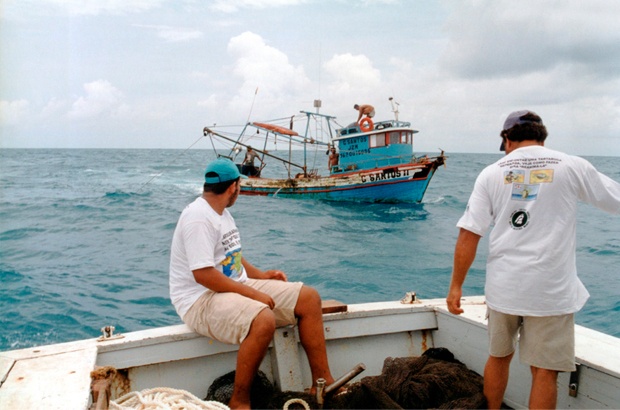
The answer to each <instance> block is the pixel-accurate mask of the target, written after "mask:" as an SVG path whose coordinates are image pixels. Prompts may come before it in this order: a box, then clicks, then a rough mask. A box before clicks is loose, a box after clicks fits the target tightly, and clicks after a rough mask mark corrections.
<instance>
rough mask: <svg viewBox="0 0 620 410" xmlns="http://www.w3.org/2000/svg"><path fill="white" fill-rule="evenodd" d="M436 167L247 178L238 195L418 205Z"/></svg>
mask: <svg viewBox="0 0 620 410" xmlns="http://www.w3.org/2000/svg"><path fill="white" fill-rule="evenodd" d="M438 165H439V164H438V162H429V163H427V164H424V165H422V166H418V167H416V168H413V169H412V168H411V166H409V167H407V168H406V170H405V168H402V169H399V168H394V167H392V168H387V169H377V170H371V171H362V172H358V173H352V174H348V175H343V176H337V177H334V176H332V177H325V178H315V179H287V180H283V179H282V180H276V179H265V178H250V179H248V180H244V181H243V183H242V185H241V194H242V195H253V196H276V197H281V198H296V199H318V200H326V201H352V202H388V203H397V202H409V203H419V202H421V201H422V199H423V198H424V194H425V192H426V188H427V187H428V184H429V183H430V181H431V178H432V177H433V175H434V173H435V170H436V168H437V166H438ZM386 171H387V172H386Z"/></svg>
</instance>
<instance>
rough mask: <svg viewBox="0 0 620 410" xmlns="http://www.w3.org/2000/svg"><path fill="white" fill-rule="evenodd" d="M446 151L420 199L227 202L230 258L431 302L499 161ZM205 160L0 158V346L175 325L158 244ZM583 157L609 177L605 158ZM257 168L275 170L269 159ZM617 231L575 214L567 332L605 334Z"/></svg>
mask: <svg viewBox="0 0 620 410" xmlns="http://www.w3.org/2000/svg"><path fill="white" fill-rule="evenodd" d="M295 154H296V155H301V154H300V153H295ZM322 154H323V153H322ZM429 154H431V155H434V154H436V153H429ZM447 155H448V156H449V158H448V161H447V166H446V167H445V168H444V167H442V168H440V169H439V170H438V172H437V173H436V175H435V177H434V179H433V181H432V182H431V185H430V187H429V188H428V190H427V193H426V196H425V198H424V201H423V203H422V204H398V205H395V204H356V203H329V202H321V201H313V200H294V199H284V198H259V197H245V196H241V197H240V198H239V200H238V202H237V203H236V204H235V205H234V207H233V208H232V209H231V211H232V213H233V215H234V217H235V219H236V221H237V225H238V226H239V229H240V231H241V238H242V243H243V246H244V256H246V257H247V258H248V259H249V260H250V261H252V263H253V264H254V265H256V266H258V267H261V268H264V269H268V268H278V269H282V270H284V271H285V272H287V274H288V275H289V278H290V279H291V280H301V281H304V282H305V283H307V284H309V285H312V286H314V287H316V288H317V289H318V290H319V292H320V293H321V295H322V297H323V298H324V299H337V300H340V301H342V302H345V303H357V302H374V301H382V300H398V299H400V298H401V297H402V296H404V293H405V292H406V291H409V290H413V291H416V292H417V294H418V295H419V296H420V297H421V298H422V299H428V298H442V297H445V295H446V292H447V288H448V284H449V280H450V273H451V266H452V253H453V249H454V243H455V240H456V236H457V233H458V231H457V228H456V227H455V224H456V221H457V220H458V218H459V217H460V216H461V214H462V212H463V210H464V208H465V205H466V203H467V199H468V197H469V193H470V191H471V189H472V186H473V183H474V179H475V177H476V175H477V174H478V172H479V171H480V170H481V169H482V168H483V167H484V166H486V165H487V164H489V163H491V162H493V161H495V160H496V159H498V158H499V154H498V155H494V154H459V153H455V154H452V153H448V154H447ZM213 158H214V153H213V152H212V151H210V150H198V149H196V150H186V151H182V150H42V149H41V150H21V149H11V150H0V281H1V288H0V311H1V313H0V325H1V326H0V327H1V328H2V332H0V351H3V350H9V349H18V348H26V347H31V346H35V345H42V344H50V343H57V342H64V341H70V340H76V339H81V338H92V337H98V336H99V335H100V328H101V327H103V326H106V325H113V326H115V327H116V331H117V332H129V331H135V330H141V329H146V328H151V327H156V326H165V325H172V324H179V323H181V321H180V319H179V318H178V317H177V315H176V313H175V311H174V308H173V307H172V305H171V304H170V300H169V298H168V258H169V247H170V241H171V238H172V232H173V230H174V227H175V225H176V222H177V219H178V216H179V214H180V212H181V211H182V210H183V208H184V207H185V206H186V205H187V204H188V203H189V202H191V201H192V200H193V199H194V198H195V197H196V196H198V195H200V192H201V178H202V173H203V169H204V166H205V164H206V162H207V161H209V160H210V159H213ZM587 159H589V160H590V161H591V162H592V163H594V164H595V165H596V166H597V168H598V169H599V170H600V171H601V172H604V173H606V174H607V175H609V176H611V177H612V178H614V179H615V180H620V169H619V168H618V166H617V164H618V158H614V157H588V158H587ZM317 161H320V162H319V166H321V165H325V164H323V163H324V162H325V161H326V157H325V155H324V154H323V155H322V156H320V157H319V158H318V159H317ZM269 173H273V174H280V175H282V174H284V173H285V170H284V168H283V167H282V166H281V165H279V164H275V163H271V162H270V163H269V164H268V166H267V168H266V169H265V174H269ZM619 233H620V217H618V216H613V215H608V214H606V213H604V212H602V211H600V210H598V209H596V208H593V207H591V206H586V205H582V206H581V207H580V212H579V218H578V241H577V242H578V249H577V259H578V260H577V264H578V269H579V273H580V277H581V279H582V281H583V282H584V283H585V285H586V286H587V288H588V289H589V291H590V293H591V295H592V296H591V298H590V300H589V301H588V303H587V305H586V307H585V308H584V309H583V310H582V311H581V312H579V313H578V314H577V323H579V324H582V325H585V326H588V327H591V328H594V329H596V330H600V331H602V332H606V333H609V334H612V335H614V336H618V337H620V321H618V320H617V317H618V316H617V315H618V312H620V297H619V295H620V282H619V281H618V270H619V266H620V235H619ZM486 248H487V242H486V239H483V240H482V242H481V244H480V248H479V254H478V257H477V259H476V261H475V262H474V265H473V267H472V269H471V270H470V273H469V275H468V278H467V281H466V284H465V289H464V293H465V295H476V294H482V293H483V285H484V265H485V259H486Z"/></svg>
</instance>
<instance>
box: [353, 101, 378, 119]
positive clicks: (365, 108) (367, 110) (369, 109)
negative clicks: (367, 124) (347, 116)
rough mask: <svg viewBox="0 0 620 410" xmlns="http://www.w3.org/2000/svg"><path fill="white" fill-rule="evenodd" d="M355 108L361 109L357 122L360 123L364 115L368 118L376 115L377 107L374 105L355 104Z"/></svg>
mask: <svg viewBox="0 0 620 410" xmlns="http://www.w3.org/2000/svg"><path fill="white" fill-rule="evenodd" d="M353 108H355V109H356V110H358V111H359V115H358V116H357V123H358V124H359V122H360V120H361V119H362V116H364V115H365V116H366V117H368V118H372V117H374V116H375V107H373V106H372V105H369V104H364V105H358V104H355V105H354V106H353Z"/></svg>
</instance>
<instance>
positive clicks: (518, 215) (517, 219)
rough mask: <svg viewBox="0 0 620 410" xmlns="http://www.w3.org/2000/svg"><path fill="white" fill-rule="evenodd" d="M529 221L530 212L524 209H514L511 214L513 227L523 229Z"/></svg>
mask: <svg viewBox="0 0 620 410" xmlns="http://www.w3.org/2000/svg"><path fill="white" fill-rule="evenodd" d="M529 222H530V214H528V213H527V211H526V210H524V209H519V210H518V211H514V212H513V213H512V215H510V226H512V229H523V228H525V227H526V226H527V224H528V223H529Z"/></svg>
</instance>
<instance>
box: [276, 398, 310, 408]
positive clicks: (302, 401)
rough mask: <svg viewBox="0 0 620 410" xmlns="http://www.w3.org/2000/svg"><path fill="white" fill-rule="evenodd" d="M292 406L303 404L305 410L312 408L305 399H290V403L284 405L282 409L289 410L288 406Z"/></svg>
mask: <svg viewBox="0 0 620 410" xmlns="http://www.w3.org/2000/svg"><path fill="white" fill-rule="evenodd" d="M291 404H301V405H302V406H303V407H304V409H306V410H310V406H309V405H308V403H306V401H305V400H303V399H290V400H289V401H287V402H286V403H284V407H283V408H282V409H283V410H288V406H290V405H291Z"/></svg>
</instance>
